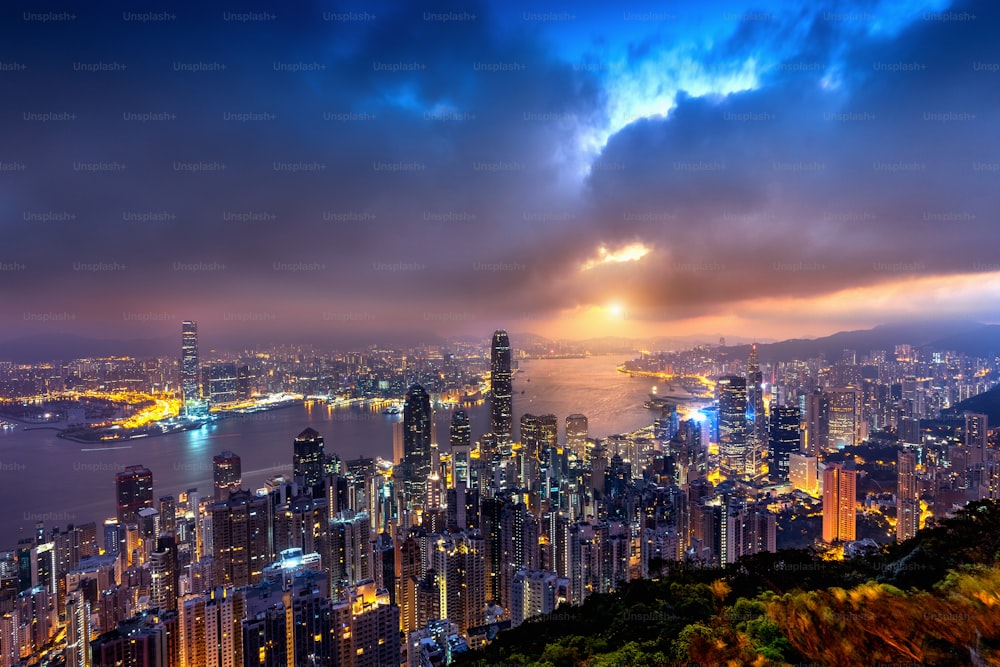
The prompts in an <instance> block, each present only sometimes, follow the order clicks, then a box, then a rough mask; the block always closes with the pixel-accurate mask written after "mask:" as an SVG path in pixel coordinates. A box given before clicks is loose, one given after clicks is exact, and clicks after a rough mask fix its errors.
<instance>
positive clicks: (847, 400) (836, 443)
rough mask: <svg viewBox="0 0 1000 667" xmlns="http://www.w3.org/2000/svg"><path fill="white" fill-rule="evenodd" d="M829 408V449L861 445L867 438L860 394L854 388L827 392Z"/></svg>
mask: <svg viewBox="0 0 1000 667" xmlns="http://www.w3.org/2000/svg"><path fill="white" fill-rule="evenodd" d="M826 395H827V401H828V408H829V412H828V415H829V441H828V442H829V445H828V446H829V447H830V448H837V449H842V448H844V447H853V446H854V445H858V444H861V441H862V440H863V439H864V437H865V435H866V434H865V433H863V428H862V419H861V400H860V398H861V397H860V392H858V390H857V389H854V388H853V387H836V388H831V389H827V391H826Z"/></svg>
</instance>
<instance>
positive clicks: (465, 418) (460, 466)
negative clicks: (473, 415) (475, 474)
mask: <svg viewBox="0 0 1000 667" xmlns="http://www.w3.org/2000/svg"><path fill="white" fill-rule="evenodd" d="M448 442H449V444H450V445H451V462H450V465H451V470H450V477H451V485H450V487H449V488H455V485H456V484H458V483H460V482H461V483H464V484H465V485H466V486H468V485H469V484H471V483H472V477H471V475H472V460H471V458H470V456H471V454H472V427H471V426H470V425H469V415H468V413H466V412H465V410H457V411H456V412H455V414H454V415H452V417H451V433H450V437H449V438H448Z"/></svg>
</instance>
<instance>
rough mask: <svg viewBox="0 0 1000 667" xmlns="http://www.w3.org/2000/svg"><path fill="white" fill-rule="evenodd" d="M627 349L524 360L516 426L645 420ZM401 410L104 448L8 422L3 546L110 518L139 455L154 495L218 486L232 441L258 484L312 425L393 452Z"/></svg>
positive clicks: (476, 430) (365, 449)
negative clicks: (531, 416) (580, 416)
mask: <svg viewBox="0 0 1000 667" xmlns="http://www.w3.org/2000/svg"><path fill="white" fill-rule="evenodd" d="M622 361H624V359H622V358H621V357H610V356H609V357H604V356H602V357H591V358H587V359H544V360H528V361H522V362H521V365H520V371H519V372H518V373H517V374H516V375H515V377H514V419H515V429H514V432H515V436H516V435H517V432H518V429H517V423H518V421H517V420H519V419H520V416H521V415H522V414H523V413H525V412H533V413H535V414H544V413H549V412H551V413H553V414H555V415H556V416H557V417H558V418H559V422H560V439H564V438H565V433H564V432H563V431H562V427H563V422H564V420H565V418H566V415H569V414H572V413H574V412H582V413H584V414H586V415H587V417H588V418H589V421H590V432H591V436H592V437H605V436H607V435H610V434H612V433H621V432H625V431H632V430H635V429H637V428H639V427H641V426H646V425H647V424H649V423H650V422H651V420H652V413H651V412H650V411H648V410H646V409H645V408H643V406H642V404H643V402H644V401H645V400H646V399H647V398H648V394H649V391H650V389H651V388H652V386H653V382H652V381H651V380H649V379H647V378H631V377H629V376H627V375H624V374H621V373H618V372H616V370H615V367H616V366H617V365H618V364H619V363H621V362H622ZM466 411H467V412H468V413H469V416H470V419H471V422H472V434H473V437H474V438H478V437H479V436H481V435H482V434H483V433H485V432H486V431H487V430H488V429H489V406H488V404H487V405H480V406H476V407H472V408H468V409H466ZM400 418H401V417H400V416H398V415H397V416H392V415H383V414H381V413H380V412H369V411H367V410H362V409H357V408H338V409H331V408H328V407H327V406H326V405H323V404H307V405H300V406H294V407H290V408H283V409H278V410H274V411H271V412H260V413H256V414H252V415H243V416H240V417H235V418H233V419H228V420H226V421H222V422H219V423H217V424H213V425H209V426H205V427H203V428H201V429H199V430H197V431H186V432H183V433H176V434H172V435H165V436H160V437H155V438H149V439H142V440H136V441H134V442H132V443H131V444H130V445H124V446H123V445H121V444H118V445H115V447H113V448H108V449H98V448H94V447H93V446H92V445H86V446H82V445H80V444H79V443H75V442H71V441H67V440H61V439H59V438H57V437H56V435H55V432H54V431H51V430H36V431H23V430H7V429H2V430H0V485H2V488H3V489H4V492H3V497H4V509H5V511H4V512H3V513H2V514H0V549H4V550H5V549H10V548H13V547H14V545H15V543H16V541H17V539H18V535H19V530H29V529H31V528H32V527H33V526H34V524H35V522H36V521H38V520H44V521H45V522H46V526H47V527H49V528H51V527H55V526H60V527H64V525H65V524H69V523H85V522H88V521H102V520H103V519H104V518H106V517H109V516H113V515H114V511H115V510H114V492H115V489H114V473H115V472H116V471H119V470H122V469H124V468H125V466H129V465H134V464H137V463H141V464H143V465H145V466H147V467H148V468H149V469H150V470H152V472H153V486H154V495H155V496H156V497H159V496H161V495H174V496H176V495H177V493H178V492H180V491H184V490H186V489H189V488H193V487H197V488H198V489H199V490H201V491H202V493H204V494H207V493H209V492H210V490H211V486H212V456H214V455H215V454H217V453H219V452H220V451H222V450H223V449H231V450H233V451H234V452H236V453H237V454H238V455H239V456H240V457H241V459H242V465H243V480H244V486H246V487H249V488H257V487H259V486H261V484H262V483H263V481H264V480H265V479H267V478H268V477H270V476H272V475H276V474H279V473H282V472H290V471H291V460H292V439H293V438H294V437H295V436H296V435H297V434H298V433H299V432H300V431H301V430H302V429H304V428H306V427H307V426H308V427H312V428H314V429H316V430H317V431H319V432H320V433H321V434H322V435H323V437H324V438H325V440H326V447H327V450H328V451H332V452H336V453H337V454H338V455H340V457H341V458H342V459H351V458H357V457H359V456H372V457H374V456H381V457H383V458H391V456H392V422H393V421H398V420H399V419H400ZM450 419H451V413H450V411H448V410H440V411H438V414H437V418H436V428H437V437H438V441H439V442H441V443H445V442H446V441H447V437H448V435H447V434H448V423H449V420H450Z"/></svg>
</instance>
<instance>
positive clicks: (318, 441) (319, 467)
mask: <svg viewBox="0 0 1000 667" xmlns="http://www.w3.org/2000/svg"><path fill="white" fill-rule="evenodd" d="M324 459H325V453H324V447H323V436H321V435H320V434H319V433H318V432H317V431H316V430H315V429H311V428H307V429H305V430H303V431H302V432H301V433H299V434H298V435H297V436H296V437H295V441H294V442H293V443H292V474H293V475H294V476H295V481H296V482H298V483H299V484H301V485H303V486H306V487H310V488H313V487H316V486H318V485H319V484H322V483H323V476H324V470H323V463H324Z"/></svg>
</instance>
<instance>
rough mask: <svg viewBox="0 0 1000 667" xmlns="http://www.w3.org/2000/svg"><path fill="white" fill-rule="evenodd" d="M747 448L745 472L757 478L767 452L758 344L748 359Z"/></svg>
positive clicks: (751, 350) (751, 348)
mask: <svg viewBox="0 0 1000 667" xmlns="http://www.w3.org/2000/svg"><path fill="white" fill-rule="evenodd" d="M746 392H747V398H746V400H747V413H746V419H747V448H746V460H745V461H744V471H745V472H746V474H748V475H750V476H752V477H756V476H757V474H758V473H759V472H760V469H761V467H762V465H761V464H762V463H763V462H764V456H765V454H764V453H765V452H766V451H767V440H768V433H767V415H766V414H764V378H763V374H762V373H761V370H760V362H758V360H757V343H753V344H752V345H751V346H750V357H749V358H748V359H747V383H746Z"/></svg>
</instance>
